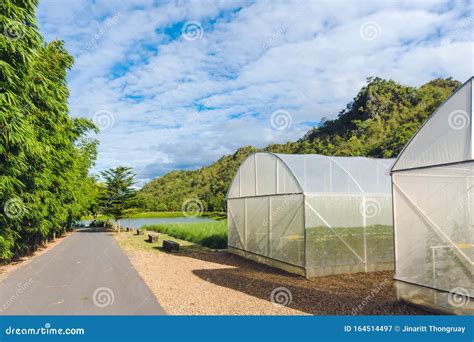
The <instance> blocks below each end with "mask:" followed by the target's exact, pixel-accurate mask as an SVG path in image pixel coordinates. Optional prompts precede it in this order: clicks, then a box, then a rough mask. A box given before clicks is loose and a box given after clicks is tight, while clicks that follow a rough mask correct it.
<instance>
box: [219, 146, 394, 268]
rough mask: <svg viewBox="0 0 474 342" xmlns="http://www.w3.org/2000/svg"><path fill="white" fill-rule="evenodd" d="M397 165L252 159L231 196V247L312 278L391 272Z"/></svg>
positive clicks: (328, 159) (319, 159) (362, 160)
mask: <svg viewBox="0 0 474 342" xmlns="http://www.w3.org/2000/svg"><path fill="white" fill-rule="evenodd" d="M392 164H393V160H391V159H370V158H360V157H353V158H350V157H327V156H321V155H284V154H271V153H256V154H253V155H251V156H249V157H248V158H247V159H246V160H245V161H244V163H243V164H242V165H241V167H240V168H239V170H238V171H237V173H236V175H235V177H234V180H233V182H232V184H231V186H230V188H229V191H228V194H227V200H228V220H229V224H228V226H229V228H228V229H229V234H228V235H229V237H228V244H229V246H230V247H234V248H237V249H239V250H243V251H247V252H250V253H253V254H255V255H258V256H262V257H265V258H269V259H272V260H277V261H281V262H283V263H286V264H289V265H293V266H297V267H301V268H304V269H305V270H306V275H307V276H312V275H325V274H336V273H340V272H359V271H368V270H382V269H392V268H393V229H392V205H391V186H390V177H389V176H388V169H389V167H390V166H391V165H392Z"/></svg>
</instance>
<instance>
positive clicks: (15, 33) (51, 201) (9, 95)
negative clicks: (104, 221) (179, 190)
mask: <svg viewBox="0 0 474 342" xmlns="http://www.w3.org/2000/svg"><path fill="white" fill-rule="evenodd" d="M37 3H38V1H36V0H2V1H0V175H1V177H0V260H2V261H3V260H9V259H11V258H13V257H16V256H20V255H22V254H24V253H26V252H29V251H31V250H34V249H36V247H37V246H38V245H39V244H41V243H42V242H43V241H45V240H46V239H51V238H54V237H55V236H56V235H58V234H62V233H63V232H64V231H65V230H66V229H68V228H69V227H71V225H72V224H73V222H74V221H75V220H78V219H79V218H80V217H81V215H84V214H85V213H86V210H87V208H88V207H89V202H90V195H89V193H90V191H89V190H90V188H91V187H92V186H93V184H94V181H93V179H91V178H90V177H89V173H88V171H89V169H90V167H91V166H92V165H93V163H94V160H95V158H96V145H97V141H96V140H95V139H91V138H88V137H89V135H88V133H89V132H91V131H95V130H96V127H95V126H94V125H93V123H92V122H90V121H88V120H86V119H72V118H71V117H70V116H69V108H68V96H69V91H68V88H67V83H66V78H67V77H66V76H67V71H68V69H70V68H71V67H72V65H73V58H72V56H70V55H69V54H68V52H67V51H66V49H65V48H64V44H63V42H61V41H53V42H51V43H46V42H45V41H44V40H43V38H42V36H41V35H40V33H39V30H38V27H37V23H36V16H35V7H36V6H37Z"/></svg>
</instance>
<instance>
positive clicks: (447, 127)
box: [392, 78, 474, 171]
mask: <svg viewBox="0 0 474 342" xmlns="http://www.w3.org/2000/svg"><path fill="white" fill-rule="evenodd" d="M473 90H474V89H473V79H472V78H471V79H470V80H469V81H467V82H466V83H464V85H463V86H462V87H461V88H459V89H458V90H457V91H456V92H455V93H454V94H453V95H452V96H451V97H450V98H449V99H448V100H447V101H446V102H445V103H443V104H442V105H441V106H440V107H439V108H438V109H437V110H436V111H435V112H434V113H433V115H432V116H431V117H430V119H429V120H428V121H427V122H426V123H425V124H424V125H423V126H422V128H421V129H420V130H419V131H418V132H417V133H416V134H415V135H414V136H413V138H412V140H411V141H410V143H409V144H408V145H407V146H406V147H405V149H404V150H403V152H402V153H401V154H400V156H399V158H398V160H397V162H396V163H395V165H394V167H393V169H392V171H398V170H403V169H411V168H417V167H425V166H433V165H442V164H448V163H455V162H461V161H466V160H472V159H473V150H472V146H473V135H472V131H473V125H472V119H473V115H472V110H473V108H472V97H473Z"/></svg>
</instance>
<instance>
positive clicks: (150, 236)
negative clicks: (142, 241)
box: [148, 233, 160, 243]
mask: <svg viewBox="0 0 474 342" xmlns="http://www.w3.org/2000/svg"><path fill="white" fill-rule="evenodd" d="M159 237H160V234H158V233H148V242H150V243H151V242H158V238H159Z"/></svg>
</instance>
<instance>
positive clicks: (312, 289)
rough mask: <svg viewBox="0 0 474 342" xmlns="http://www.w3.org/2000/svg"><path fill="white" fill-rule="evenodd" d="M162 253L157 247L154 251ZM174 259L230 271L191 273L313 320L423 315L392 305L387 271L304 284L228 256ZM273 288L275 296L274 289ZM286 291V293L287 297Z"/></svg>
mask: <svg viewBox="0 0 474 342" xmlns="http://www.w3.org/2000/svg"><path fill="white" fill-rule="evenodd" d="M157 249H159V250H161V248H157ZM175 255H177V256H180V257H188V258H195V259H199V260H203V261H206V262H212V263H217V264H220V265H226V266H229V267H228V268H219V269H201V270H195V271H193V273H194V274H195V275H196V276H198V277H199V278H201V279H202V280H204V281H207V282H210V283H213V284H215V285H218V286H223V287H226V288H231V289H233V290H236V291H240V292H243V293H246V294H248V295H251V296H254V297H257V298H260V299H263V300H268V301H270V300H271V297H272V292H274V296H273V299H274V301H275V302H277V303H278V302H279V300H281V302H280V303H286V302H288V298H289V297H291V302H290V303H289V304H288V306H289V307H291V308H293V309H296V310H299V311H302V312H305V313H308V314H313V315H423V314H427V313H426V312H424V311H422V310H419V309H417V308H414V307H411V306H408V305H406V304H404V303H400V302H398V301H397V300H396V294H395V289H394V286H393V281H392V278H393V273H392V272H373V273H357V274H341V275H335V276H326V277H317V278H312V279H306V278H304V277H301V276H297V275H293V274H290V273H287V272H285V271H281V270H278V269H274V268H271V267H268V266H266V265H262V264H259V263H256V262H253V261H250V260H247V259H244V258H242V257H239V256H237V255H234V254H230V253H227V252H209V251H207V252H206V251H196V249H195V248H194V249H193V248H192V247H191V248H190V247H183V248H181V250H180V252H179V253H175ZM277 288H285V289H287V290H284V289H280V291H278V290H275V289H277ZM288 291H289V292H288Z"/></svg>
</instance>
